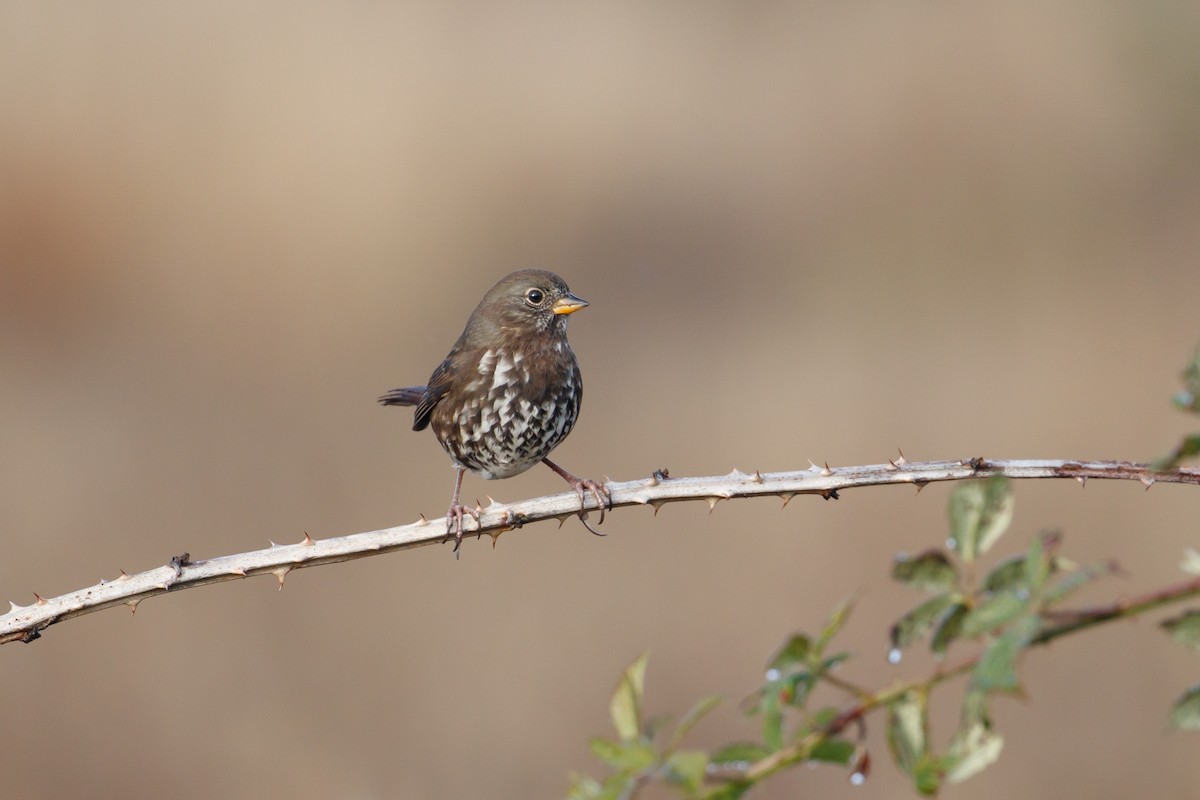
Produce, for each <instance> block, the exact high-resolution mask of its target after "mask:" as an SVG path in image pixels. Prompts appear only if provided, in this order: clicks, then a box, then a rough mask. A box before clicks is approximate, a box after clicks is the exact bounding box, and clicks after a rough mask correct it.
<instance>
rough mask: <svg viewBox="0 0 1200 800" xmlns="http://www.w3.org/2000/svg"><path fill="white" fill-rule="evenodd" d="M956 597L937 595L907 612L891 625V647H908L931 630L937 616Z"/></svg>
mask: <svg viewBox="0 0 1200 800" xmlns="http://www.w3.org/2000/svg"><path fill="white" fill-rule="evenodd" d="M955 599H956V595H952V594H939V595H936V596H934V597H931V598H929V599H928V600H926V601H925V602H924V603H921V604H920V605H919V606H917V607H916V608H914V609H912V610H911V611H909V612H908V613H907V614H905V615H904V616H903V617H901V618H900V619H898V620H896V623H895V624H894V625H892V631H891V640H892V647H900V648H904V647H908V646H909V645H910V644H912V643H913V642H915V641H917V640H918V639H920V638H921V637H923V636H925V634H927V633H929V631H930V629H932V628H933V624H934V623H935V622H937V619H938V616H939V615H940V614H941V613H942V612H943V611H944V610H945V609H946V607H947V606H949V605H951V604H952V603H954V602H955Z"/></svg>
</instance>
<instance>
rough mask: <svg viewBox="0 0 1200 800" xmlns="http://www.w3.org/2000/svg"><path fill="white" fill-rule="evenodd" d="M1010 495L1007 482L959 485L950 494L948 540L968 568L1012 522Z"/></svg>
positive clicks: (1002, 479)
mask: <svg viewBox="0 0 1200 800" xmlns="http://www.w3.org/2000/svg"><path fill="white" fill-rule="evenodd" d="M1012 514H1013V495H1012V490H1011V488H1010V487H1009V482H1008V478H1006V477H1004V476H1003V475H996V476H995V477H992V478H989V479H988V480H986V481H968V482H964V483H960V484H959V485H958V486H957V487H955V489H954V491H953V492H952V493H951V494H950V539H951V541H952V542H953V543H954V549H955V550H956V551H958V554H959V556H960V557H961V558H962V560H963V561H965V562H967V563H968V564H969V563H971V562H972V561H974V560H975V559H976V558H977V557H978V556H981V555H983V554H984V553H986V552H987V551H988V550H989V549H990V548H991V547H992V545H994V544H995V543H996V541H997V540H999V538H1000V537H1001V536H1002V535H1003V534H1004V531H1005V530H1007V529H1008V524H1009V522H1011V521H1012Z"/></svg>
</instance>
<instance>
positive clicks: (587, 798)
mask: <svg viewBox="0 0 1200 800" xmlns="http://www.w3.org/2000/svg"><path fill="white" fill-rule="evenodd" d="M570 780H571V785H570V787H569V788H568V789H567V800H597V799H598V798H599V797H600V795H601V793H602V792H603V791H604V787H603V786H601V785H600V782H599V781H597V780H596V779H595V778H593V777H591V776H590V775H571V778H570Z"/></svg>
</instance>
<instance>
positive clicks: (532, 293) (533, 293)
mask: <svg viewBox="0 0 1200 800" xmlns="http://www.w3.org/2000/svg"><path fill="white" fill-rule="evenodd" d="M545 299H546V295H545V294H544V293H543V292H542V290H541V289H530V290H529V291H527V292H525V302H526V303H529V305H531V306H540V305H541V304H542V301H543V300H545Z"/></svg>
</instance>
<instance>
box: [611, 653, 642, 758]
mask: <svg viewBox="0 0 1200 800" xmlns="http://www.w3.org/2000/svg"><path fill="white" fill-rule="evenodd" d="M649 658H650V654H649V653H642V654H641V655H640V656H638V659H637V660H636V661H634V662H633V663H632V664H630V665H629V668H628V669H626V670H625V674H623V675H622V676H621V681H620V682H619V683H618V684H617V688H616V691H614V692H613V695H612V701H611V702H610V703H609V711H610V713H611V714H612V721H613V727H615V728H616V729H617V735H618V736H620V737H621V738H622V739H623V740H625V741H631V740H633V739H636V738H638V736H639V734H640V733H641V730H642V693H643V691H644V689H645V685H646V662H647V660H648V659H649Z"/></svg>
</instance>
